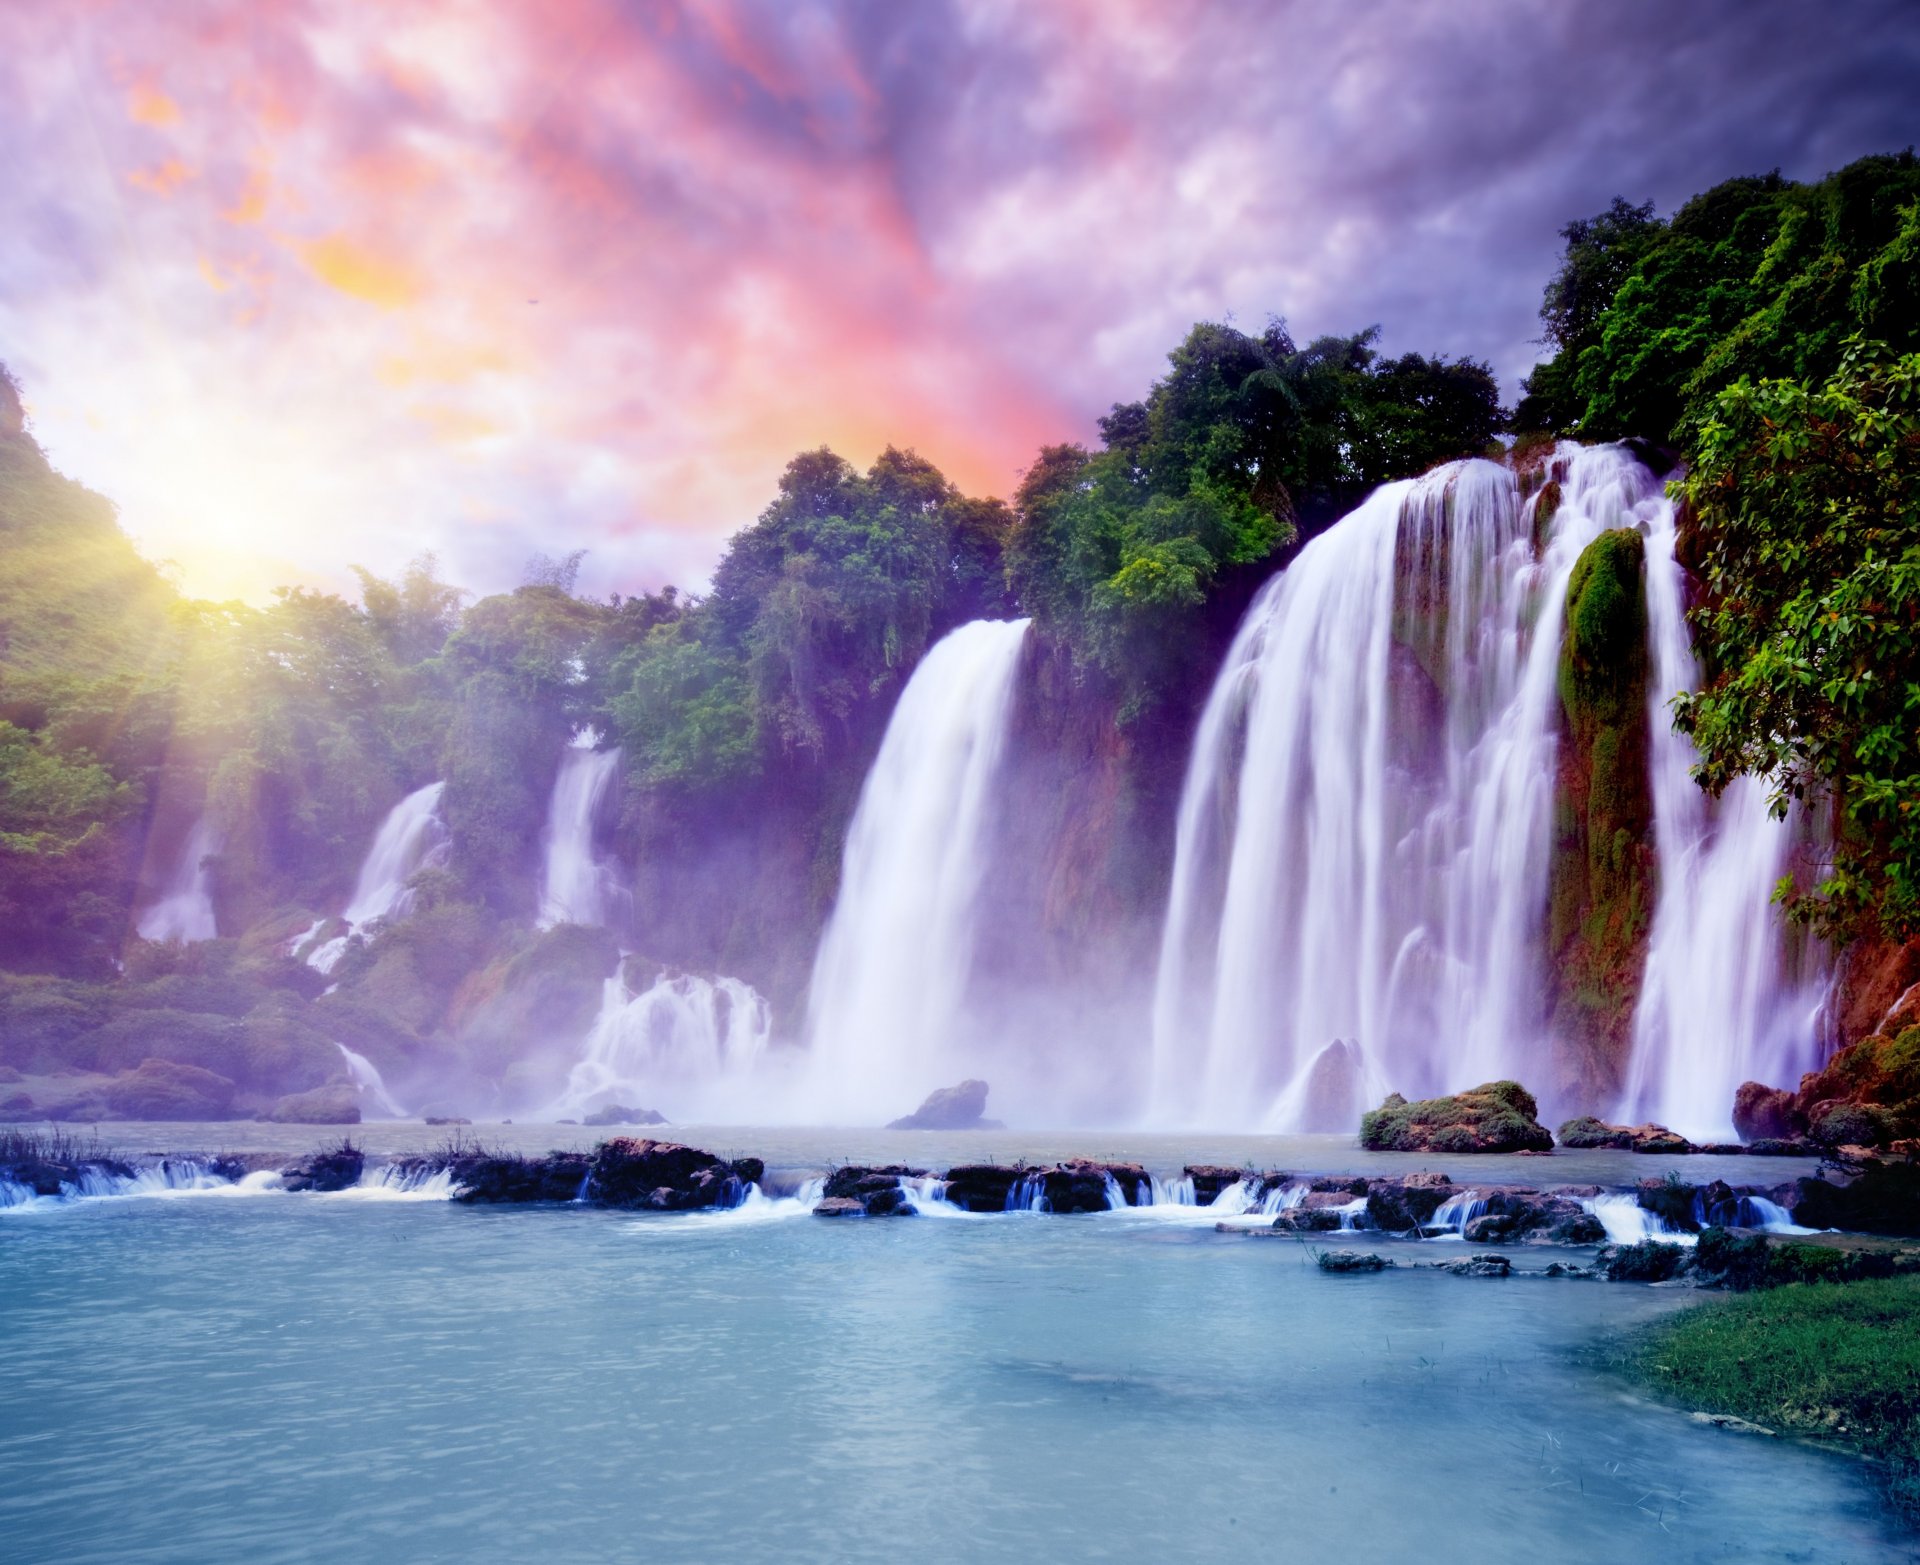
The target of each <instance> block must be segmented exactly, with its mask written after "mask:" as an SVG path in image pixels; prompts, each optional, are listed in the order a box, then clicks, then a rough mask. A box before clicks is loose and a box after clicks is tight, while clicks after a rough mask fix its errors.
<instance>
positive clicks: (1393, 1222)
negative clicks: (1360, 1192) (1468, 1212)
mask: <svg viewBox="0 0 1920 1565" xmlns="http://www.w3.org/2000/svg"><path fill="white" fill-rule="evenodd" d="M1448 1194H1449V1192H1448V1191H1447V1190H1446V1188H1445V1187H1443V1186H1439V1185H1433V1184H1428V1183H1424V1182H1423V1183H1421V1184H1417V1185H1416V1184H1413V1183H1411V1182H1410V1181H1406V1180H1398V1179H1381V1180H1376V1181H1375V1182H1374V1184H1373V1187H1372V1188H1371V1189H1370V1190H1368V1192H1367V1216H1368V1217H1369V1218H1370V1219H1372V1222H1373V1226H1374V1227H1375V1228H1384V1229H1386V1230H1387V1231H1388V1232H1389V1233H1411V1232H1413V1231H1414V1230H1416V1229H1418V1228H1421V1227H1423V1226H1424V1225H1425V1224H1427V1223H1429V1222H1431V1221H1432V1220H1433V1214H1434V1213H1435V1212H1437V1211H1439V1210H1440V1204H1441V1202H1443V1201H1445V1200H1446V1198H1447V1196H1448Z"/></svg>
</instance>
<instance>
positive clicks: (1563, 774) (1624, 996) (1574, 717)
mask: <svg viewBox="0 0 1920 1565" xmlns="http://www.w3.org/2000/svg"><path fill="white" fill-rule="evenodd" d="M1645 553H1646V549H1645V543H1644V541H1643V540H1642V538H1641V536H1640V534H1639V533H1638V532H1637V531H1635V530H1633V529H1631V528H1622V529H1619V530H1617V531H1614V532H1607V533H1602V534H1601V535H1600V536H1599V537H1598V538H1596V539H1594V541H1593V542H1592V543H1590V544H1588V545H1587V547H1586V549H1585V551H1584V552H1582V554H1581V556H1580V558H1579V560H1578V562H1577V563H1576V564H1575V566H1574V569H1573V575H1572V577H1571V578H1570V579H1569V581H1568V583H1567V611H1566V629H1565V633H1564V639H1563V642H1562V646H1561V658H1560V677H1559V684H1560V713H1561V737H1560V746H1559V752H1558V753H1559V763H1558V769H1557V772H1556V774H1555V777H1554V820H1553V856H1552V860H1551V865H1550V869H1549V891H1548V929H1547V948H1548V950H1549V951H1550V952H1552V953H1553V960H1552V961H1551V962H1550V963H1549V965H1548V972H1549V974H1550V976H1551V984H1552V1022H1551V1032H1552V1035H1553V1038H1554V1054H1553V1060H1554V1065H1553V1074H1552V1077H1551V1079H1550V1080H1549V1081H1548V1084H1547V1096H1548V1098H1549V1100H1550V1101H1552V1102H1553V1103H1555V1104H1556V1105H1565V1106H1566V1107H1569V1108H1583V1107H1584V1108H1591V1107H1594V1106H1597V1105H1600V1104H1606V1103H1614V1102H1617V1101H1619V1097H1620V1091H1621V1088H1622V1087H1623V1086H1624V1084H1625V1080H1626V1069H1627V1063H1628V1059H1629V1057H1630V1054H1631V1049H1632V1041H1633V1040H1632V1025H1633V1007H1634V1002H1635V999H1636V996H1637V993H1638V986H1639V981H1640V974H1641V972H1642V971H1643V969H1644V967H1645V965H1646V963H1645V958H1646V944H1647V934H1648V930H1649V929H1650V927H1651V922H1652V916H1653V900H1654V873H1655V862H1656V861H1655V857H1654V851H1653V798H1652V788H1651V783H1650V779H1649V771H1648V764H1647V706H1646V689H1647V611H1646V592H1645Z"/></svg>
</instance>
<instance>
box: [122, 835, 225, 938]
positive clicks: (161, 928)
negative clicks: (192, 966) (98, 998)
mask: <svg viewBox="0 0 1920 1565" xmlns="http://www.w3.org/2000/svg"><path fill="white" fill-rule="evenodd" d="M219 851H220V844H219V842H218V840H217V839H216V838H215V836H214V832H213V827H212V826H211V825H210V824H209V823H208V821H207V818H206V817H205V816H204V815H203V816H201V817H200V819H199V820H197V821H195V822H194V824H193V830H192V831H190V832H188V833H187V840H186V842H185V844H184V845H183V846H182V848H181V850H180V859H179V862H178V863H177V864H176V865H175V866H174V870H173V873H172V875H170V876H169V877H168V879H167V886H166V890H165V891H164V892H162V893H161V896H160V900H159V901H157V902H155V903H154V904H153V906H152V907H150V908H148V909H147V910H146V912H144V913H142V914H141V915H140V920H139V923H138V925H137V926H136V927H137V928H138V930H139V932H140V938H141V939H142V940H182V941H192V940H213V939H216V938H218V936H219V933H220V929H219V925H218V922H217V921H216V920H215V918H214V913H213V877H212V874H211V873H210V872H209V870H208V868H207V860H208V859H210V858H211V857H212V856H213V855H214V854H215V853H217V852H219Z"/></svg>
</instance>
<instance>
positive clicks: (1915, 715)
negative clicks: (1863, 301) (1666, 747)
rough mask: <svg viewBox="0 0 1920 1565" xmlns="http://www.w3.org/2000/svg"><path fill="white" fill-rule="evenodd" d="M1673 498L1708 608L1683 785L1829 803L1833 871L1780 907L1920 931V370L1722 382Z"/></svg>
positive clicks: (1883, 359)
mask: <svg viewBox="0 0 1920 1565" xmlns="http://www.w3.org/2000/svg"><path fill="white" fill-rule="evenodd" d="M1686 495H1687V499H1688V502H1689V504H1690V506H1691V507H1692V510H1693V513H1694V525H1693V530H1694V533H1695V536H1696V537H1697V540H1698V554H1699V558H1700V569H1701V573H1702V575H1703V576H1704V578H1705V581H1706V585H1707V589H1708V601H1707V604H1706V606H1705V607H1704V608H1703V609H1702V610H1700V611H1699V612H1697V613H1696V615H1695V624H1696V627H1697V634H1698V636H1699V640H1700V645H1701V651H1702V652H1703V653H1704V657H1705V662H1706V670H1707V678H1706V683H1705V686H1704V688H1703V689H1702V690H1701V691H1700V692H1698V693H1697V694H1690V695H1685V696H1682V697H1681V698H1680V700H1679V702H1678V703H1677V712H1678V718H1679V722H1680V726H1681V727H1682V728H1683V729H1685V730H1686V731H1687V732H1689V733H1690V734H1692V736H1693V740H1694V743H1695V745H1696V746H1698V748H1699V750H1700V756H1701V760H1700V765H1699V768H1698V771H1697V775H1698V776H1699V778H1700V780H1701V782H1702V783H1703V784H1704V785H1705V786H1706V787H1707V788H1708V789H1709V790H1711V791H1712V792H1714V793H1718V792H1720V791H1721V790H1723V789H1724V788H1726V787H1727V785H1728V784H1729V783H1730V782H1732V781H1733V779H1734V778H1735V777H1737V776H1739V775H1742V774H1745V773H1751V774H1754V775H1756V776H1759V777H1762V778H1765V779H1766V780H1767V781H1768V783H1769V784H1770V785H1771V787H1772V789H1773V799H1774V808H1775V811H1776V813H1781V814H1784V813H1785V811H1786V809H1787V807H1788V805H1789V804H1790V802H1791V801H1793V800H1796V799H1807V798H1812V797H1816V796H1819V795H1822V794H1828V793H1830V794H1831V796H1832V797H1833V799H1834V801H1835V803H1836V805H1837V807H1838V811H1839V823H1838V824H1839V828H1840V829H1839V832H1838V836H1837V840H1836V841H1835V843H1834V847H1833V857H1832V863H1831V866H1830V870H1829V873H1828V875H1827V877H1826V879H1825V880H1823V881H1822V882H1821V883H1820V884H1819V885H1818V886H1817V887H1816V888H1814V889H1813V890H1811V891H1807V892H1802V893H1799V894H1797V895H1795V896H1794V897H1793V903H1794V906H1795V907H1796V909H1797V910H1798V911H1799V912H1801V913H1802V914H1804V915H1806V916H1809V917H1813V918H1815V919H1816V920H1818V921H1819V922H1820V923H1821V924H1823V925H1824V926H1826V927H1827V928H1829V929H1831V930H1836V931H1838V932H1842V933H1844V932H1848V931H1850V930H1852V929H1854V928H1856V927H1858V926H1859V925H1860V923H1861V922H1862V919H1863V917H1865V916H1872V917H1875V918H1877V919H1878V921H1879V922H1880V924H1881V926H1882V927H1883V928H1884V929H1886V930H1887V931H1888V932H1890V933H1893V934H1895V935H1896V936H1897V935H1900V934H1903V933H1907V932H1912V931H1914V930H1917V929H1920V353H1907V354H1904V355H1894V354H1892V353H1891V352H1889V351H1888V350H1886V349H1885V348H1883V347H1882V346H1881V345H1879V344H1876V343H1868V342H1864V341H1862V340H1860V339H1858V338H1855V339H1853V340H1852V341H1851V342H1850V344H1849V346H1848V348H1847V351H1846V353H1845V356H1844V358H1843V360H1842V362H1841V364H1840V366H1839V368H1838V369H1837V370H1836V372H1835V373H1834V374H1833V375H1832V376H1831V377H1829V378H1827V379H1826V380H1824V381H1822V382H1820V383H1818V384H1810V383H1805V382H1795V381H1786V380H1767V381H1760V382H1757V383H1756V382H1752V381H1748V380H1744V379H1743V380H1741V381H1739V382H1737V383H1736V384H1735V385H1733V386H1732V387H1730V388H1729V389H1728V390H1727V391H1725V392H1724V393H1722V395H1721V396H1720V397H1719V398H1718V399H1717V401H1716V403H1715V406H1714V410H1713V414H1712V416H1711V418H1710V419H1708V420H1707V421H1706V422H1705V423H1704V424H1703V425H1702V426H1701V429H1700V432H1699V441H1698V452H1697V455H1696V459H1695V466H1694V469H1693V472H1692V473H1691V475H1690V476H1689V477H1688V479H1687V480H1686Z"/></svg>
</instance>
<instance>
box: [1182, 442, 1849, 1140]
mask: <svg viewBox="0 0 1920 1565" xmlns="http://www.w3.org/2000/svg"><path fill="white" fill-rule="evenodd" d="M1553 473H1554V477H1555V480H1556V487H1557V491H1558V498H1559V503H1558V506H1557V508H1556V509H1554V510H1553V511H1552V512H1551V515H1550V516H1549V515H1547V514H1546V513H1543V512H1542V511H1541V509H1540V507H1541V498H1540V496H1538V495H1536V496H1535V497H1534V498H1533V499H1532V500H1531V501H1527V500H1523V497H1522V495H1521V491H1520V487H1519V481H1518V479H1517V477H1516V475H1515V474H1513V473H1512V472H1511V471H1509V470H1508V469H1507V468H1505V467H1502V466H1499V465H1497V464H1495V463H1491V462H1482V461H1470V462H1461V463H1453V464H1449V465H1448V466H1445V467H1442V468H1439V469H1436V470H1435V471H1434V472H1432V473H1429V474H1428V475H1426V476H1425V477H1424V478H1421V479H1417V480H1411V481H1408V482H1403V483H1398V484H1390V485H1387V486H1386V487H1385V488H1383V489H1381V490H1378V491H1377V492H1375V493H1374V494H1373V495H1372V496H1371V497H1370V498H1368V499H1367V500H1366V501H1365V503H1363V504H1362V505H1361V506H1360V507H1359V508H1358V509H1357V510H1355V511H1354V512H1352V513H1351V514H1350V515H1348V516H1346V517H1345V518H1343V519H1342V520H1341V521H1340V522H1338V523H1336V524H1335V525H1334V526H1333V527H1332V528H1330V529H1329V530H1328V531H1327V532H1325V533H1323V534H1321V535H1320V536H1319V537H1317V538H1315V539H1314V540H1313V541H1312V542H1310V543H1309V544H1308V545H1307V546H1306V547H1305V548H1304V549H1302V550H1301V551H1300V554H1299V555H1298V557H1297V558H1296V559H1295V560H1294V562H1293V563H1292V565H1291V566H1289V567H1288V568H1287V569H1286V570H1285V571H1284V572H1282V573H1281V574H1280V575H1278V576H1277V577H1275V578H1274V580H1273V581H1271V582H1269V583H1268V584H1267V586H1266V587H1265V588H1263V589H1262V591H1261V593H1260V595H1259V596H1258V597H1257V598H1256V599H1255V600H1254V603H1253V605H1252V607H1251V608H1250V609H1249V610H1248V613H1247V616H1246V619H1245V621H1244V622H1243V623H1242V625H1241V628H1240V630H1239V633H1238V634H1237V635H1236V637H1235V639H1234V642H1233V645H1232V647H1231V649H1230V651H1229V653H1228V655H1227V660H1226V663H1225V666H1224V667H1223V668H1222V670H1221V673H1220V675H1219V677H1218V679H1217V680H1216V682H1215V684H1214V688H1213V690H1212V692H1211V694H1210V696H1209V698H1208V701H1207V704H1206V707H1205V709H1204V711H1203V713H1202V716H1201V721H1200V726H1199V729H1198V732H1197V734H1196V738H1195V743H1194V750H1193V755H1192V759H1191V761H1190V763H1189V768H1188V773H1187V778H1186V783H1185V787H1184V790H1183V792H1182V796H1181V801H1180V810H1179V816H1178V820H1177V824H1176V839H1175V863H1174V873H1173V883H1172V887H1171V891H1170V894H1169V898H1168V906H1167V917H1166V922H1165V925H1164V926H1163V932H1162V942H1161V952H1160V966H1159V973H1158V979H1157V983H1156V987H1155V994H1154V1013H1153V1049H1154V1071H1153V1087H1152V1097H1151V1100H1150V1104H1149V1108H1150V1113H1151V1116H1152V1118H1153V1119H1154V1121H1155V1122H1156V1123H1174V1124H1187V1125H1206V1126H1217V1127H1221V1128H1229V1127H1246V1128H1259V1129H1276V1130H1306V1129H1317V1128H1323V1127H1324V1126H1326V1125H1328V1124H1341V1125H1350V1124H1351V1123H1352V1119H1351V1117H1350V1116H1351V1113H1352V1108H1351V1105H1352V1102H1353V1101H1354V1099H1355V1097H1356V1095H1366V1096H1371V1095H1373V1094H1374V1093H1377V1091H1378V1090H1379V1086H1380V1084H1381V1083H1383V1082H1386V1083H1391V1085H1392V1086H1394V1087H1395V1088H1397V1089H1398V1090H1400V1091H1402V1092H1405V1093H1408V1094H1409V1095H1413V1096H1430V1095H1433V1094H1436V1093H1442V1092H1452V1091H1458V1090H1459V1089H1460V1088H1462V1087H1465V1086H1470V1085H1472V1084H1474V1083H1476V1082H1480V1081H1486V1080H1490V1079H1493V1078H1495V1077H1500V1076H1518V1077H1521V1078H1522V1079H1527V1078H1529V1077H1532V1078H1534V1079H1537V1077H1538V1065H1539V1062H1540V1060H1541V1058H1542V1056H1543V1054H1544V1053H1545V1052H1546V1049H1547V1047H1548V1046H1549V1044H1550V1042H1551V1040H1550V1039H1549V1037H1548V1017H1547V1014H1546V1004H1547V996H1548V994H1549V992H1550V985H1549V983H1548V974H1547V972H1546V970H1545V957H1546V952H1545V949H1544V937H1545V928H1546V922H1547V917H1546V915H1547V905H1546V904H1547V886H1548V877H1549V873H1550V869H1551V845H1552V811H1553V790H1554V777H1555V762H1556V753H1557V745H1558V734H1559V730H1560V723H1561V712H1560V698H1559V692H1558V688H1557V675H1558V670H1559V663H1560V659H1561V654H1562V647H1561V642H1562V627H1563V621H1564V618H1565V605H1566V593H1567V583H1568V580H1569V578H1570V576H1571V575H1572V572H1573V567H1574V564H1575V562H1576V561H1577V560H1578V558H1579V556H1580V553H1581V551H1582V550H1583V549H1584V548H1585V547H1586V546H1587V544H1589V543H1590V542H1592V540H1593V539H1594V538H1596V537H1597V536H1599V534H1600V533H1602V532H1604V531H1607V530H1609V529H1612V528H1617V527H1632V528H1636V529H1638V530H1639V531H1641V532H1642V533H1643V534H1644V535H1646V537H1647V539H1648V548H1647V554H1648V561H1649V570H1648V598H1649V604H1648V609H1649V625H1650V627H1651V628H1650V632H1649V634H1650V637H1651V639H1652V641H1653V664H1654V672H1653V678H1652V681H1651V689H1650V695H1649V712H1648V722H1649V723H1650V724H1651V726H1652V730H1653V752H1654V755H1655V761H1654V776H1653V791H1654V803H1655V845H1656V848H1657V850H1658V852H1659V863H1660V873H1661V885H1662V891H1661V895H1660V902H1659V907H1658V911H1657V913H1656V918H1655V930H1654V935H1653V942H1652V944H1653V955H1652V957H1651V958H1650V961H1649V967H1648V973H1647V981H1646V998H1645V1001H1644V1003H1643V1004H1642V1006H1641V1012H1640V1017H1639V1020H1638V1023H1637V1026H1636V1033H1637V1036H1638V1038H1639V1040H1640V1041H1639V1044H1638V1047H1637V1049H1636V1058H1635V1063H1634V1065H1633V1067H1632V1070H1633V1080H1634V1083H1635V1085H1634V1089H1633V1093H1632V1097H1633V1099H1634V1101H1635V1102H1636V1103H1639V1104H1642V1105H1646V1106H1645V1107H1641V1108H1637V1109H1636V1110H1635V1111H1634V1112H1635V1114H1636V1116H1638V1115H1641V1114H1645V1113H1649V1112H1657V1114H1658V1115H1659V1117H1661V1118H1663V1119H1664V1120H1666V1122H1668V1123H1671V1124H1675V1125H1685V1124H1699V1123H1701V1121H1702V1119H1703V1118H1705V1119H1706V1120H1708V1121H1710V1122H1711V1123H1712V1124H1714V1125H1715V1126H1717V1125H1718V1124H1719V1123H1720V1122H1721V1121H1722V1119H1723V1117H1724V1116H1725V1115H1726V1114H1727V1113H1728V1112H1729V1110H1730V1109H1731V1105H1732V1099H1733V1089H1734V1087H1735V1086H1736V1085H1737V1084H1738V1083H1739V1081H1740V1080H1741V1079H1743V1077H1745V1076H1750V1075H1755V1074H1759V1075H1763V1076H1765V1077H1766V1078H1767V1079H1769V1080H1775V1079H1788V1080H1790V1079H1792V1076H1793V1074H1794V1073H1795V1072H1796V1071H1797V1069H1799V1068H1801V1067H1800V1065H1799V1063H1798V1062H1800V1061H1801V1060H1803V1059H1804V1051H1805V1049H1806V1047H1807V1040H1808V1039H1809V1037H1810V1026H1809V1021H1808V1017H1809V1014H1810V1012H1811V1010H1812V1009H1813V1007H1814V1005H1815V1004H1816V1003H1817V998H1818V997H1817V994H1815V993H1814V991H1813V989H1812V988H1809V989H1808V990H1807V992H1806V993H1804V994H1800V995H1795V996H1790V997H1789V1003H1787V1004H1785V1005H1783V1004H1782V996H1783V988H1782V982H1781V977H1780V972H1779V966H1778V964H1779V949H1780V931H1779V927H1778V922H1777V919H1776V917H1775V915H1774V914H1773V912H1772V910H1771V909H1770V908H1769V906H1768V902H1767V893H1768V891H1769V889H1770V887H1771V885H1772V883H1773V881H1774V879H1775V878H1777V876H1778V875H1779V873H1780V870H1781V868H1782V867H1783V865H1784V862H1785V855H1786V852H1787V850H1788V846H1789V843H1790V833H1789V832H1788V831H1787V830H1786V829H1784V828H1782V827H1780V826H1779V824H1778V823H1774V822H1770V821H1768V820H1767V819H1766V818H1765V807H1764V798H1763V797H1762V796H1761V793H1760V790H1759V789H1758V787H1757V786H1753V787H1749V786H1747V785H1744V784H1742V785H1737V786H1736V788H1735V789H1733V790H1730V791H1729V796H1728V798H1727V800H1726V801H1725V802H1724V803H1723V804H1722V806H1721V807H1720V808H1719V809H1718V810H1717V811H1716V810H1710V809H1709V808H1708V807H1707V802H1706V801H1705V800H1704V798H1703V797H1702V796H1701V795H1700V792H1699V789H1698V788H1697V787H1696V786H1695V785H1694V784H1693V782H1692V780H1691V779H1690V777H1688V775H1687V767H1688V765H1689V763H1690V761H1691V758H1692V751H1691V748H1690V746H1688V745H1687V743H1686V741H1685V740H1684V739H1681V738H1679V737H1677V736H1675V735H1673V734H1672V732H1671V718H1670V715H1669V713H1668V711H1667V708H1666V702H1667V699H1668V698H1669V697H1670V696H1671V694H1672V693H1673V692H1674V691H1676V690H1679V689H1681V688H1683V687H1690V686H1691V685H1692V683H1693V682H1694V677H1695V673H1694V667H1693V663H1692V656H1691V652H1690V651H1689V649H1688V644H1687V629H1686V621H1685V617H1684V611H1683V605H1682V594H1681V580H1680V570H1679V567H1678V565H1677V564H1676V563H1675V562H1674V558H1673V507H1672V504H1671V503H1670V502H1669V501H1668V500H1667V499H1666V496H1665V493H1664V491H1663V488H1662V486H1661V484H1660V483H1659V481H1658V479H1657V478H1656V477H1655V475H1653V474H1652V473H1650V472H1648V471H1647V469H1646V468H1644V467H1643V466H1642V465H1641V464H1640V463H1639V462H1638V461H1636V460H1635V459H1634V458H1633V456H1632V455H1631V454H1630V453H1628V452H1627V451H1626V450H1625V449H1624V448H1621V447H1596V448H1579V447H1573V446H1562V447H1560V448H1559V449H1558V450H1557V451H1556V452H1555V454H1554V458H1553ZM1543 493H1545V491H1543ZM1375 1101H1377V1098H1376V1099H1375Z"/></svg>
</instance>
